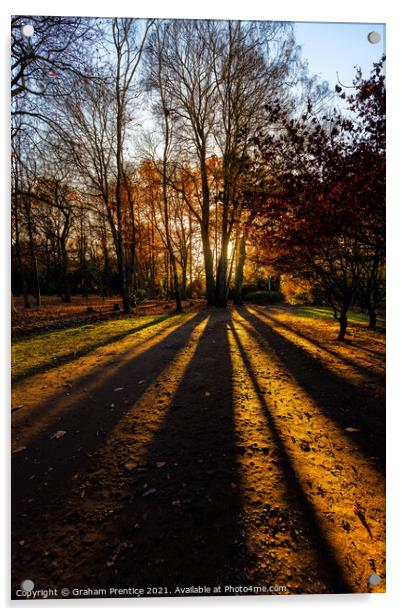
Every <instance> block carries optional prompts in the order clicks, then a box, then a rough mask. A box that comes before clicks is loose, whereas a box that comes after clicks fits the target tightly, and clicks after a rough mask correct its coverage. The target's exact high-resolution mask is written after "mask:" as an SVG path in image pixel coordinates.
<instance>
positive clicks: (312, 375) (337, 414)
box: [238, 307, 385, 469]
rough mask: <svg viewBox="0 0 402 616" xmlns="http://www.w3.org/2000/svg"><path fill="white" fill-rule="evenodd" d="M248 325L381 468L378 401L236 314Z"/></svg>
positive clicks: (380, 403)
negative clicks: (352, 428)
mask: <svg viewBox="0 0 402 616" xmlns="http://www.w3.org/2000/svg"><path fill="white" fill-rule="evenodd" d="M238 312H239V314H240V315H241V316H242V317H243V318H244V319H246V320H247V322H248V323H249V326H250V328H249V330H250V334H251V335H252V336H253V337H254V338H255V339H256V341H257V342H260V336H261V337H262V338H263V339H265V340H266V341H267V342H268V343H269V345H270V346H271V348H272V349H273V350H274V351H275V353H276V354H277V355H278V357H279V359H280V361H281V362H282V364H283V366H284V368H285V369H287V370H288V371H289V372H290V373H291V374H292V376H293V377H294V378H295V380H296V381H297V383H298V385H299V386H300V387H302V388H303V389H304V391H306V392H307V394H308V395H309V396H310V397H311V398H312V399H313V400H314V401H315V402H316V404H317V405H318V406H319V408H320V410H321V411H322V412H323V413H324V415H326V416H327V417H328V418H329V419H331V420H333V421H335V422H336V423H337V424H338V425H339V426H340V427H341V428H344V429H346V428H348V427H354V428H358V429H359V430H360V432H348V436H349V437H350V438H351V439H353V440H354V441H355V442H356V443H357V444H358V446H359V447H360V448H361V449H362V451H364V452H366V454H367V456H368V457H375V458H377V463H378V464H379V465H380V466H381V467H382V469H384V467H385V405H384V401H383V400H382V399H375V398H373V396H372V395H370V393H367V392H366V391H364V390H362V389H360V388H359V387H356V386H355V385H353V384H352V383H350V382H348V381H347V380H345V379H343V378H342V377H340V376H337V375H336V374H334V373H332V372H331V371H330V370H328V369H326V368H325V367H324V366H323V365H322V363H321V362H319V361H317V360H316V359H314V358H313V357H312V356H311V355H310V354H309V353H307V352H306V351H305V350H304V349H303V348H301V347H299V346H297V345H296V344H294V343H293V342H291V341H290V340H288V339H287V338H285V337H284V336H282V335H281V334H279V333H278V332H276V331H275V330H274V329H273V327H270V326H269V325H268V324H267V323H265V322H263V321H261V320H260V318H258V317H256V316H255V315H254V314H253V313H251V312H250V311H249V310H248V309H247V308H245V307H243V308H241V309H239V310H238Z"/></svg>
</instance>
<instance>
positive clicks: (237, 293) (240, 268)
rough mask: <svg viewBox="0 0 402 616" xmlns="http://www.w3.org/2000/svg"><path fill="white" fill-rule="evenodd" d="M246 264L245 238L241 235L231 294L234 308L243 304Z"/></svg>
mask: <svg viewBox="0 0 402 616" xmlns="http://www.w3.org/2000/svg"><path fill="white" fill-rule="evenodd" d="M245 262H246V237H245V236H244V235H243V236H242V238H241V240H240V245H239V253H238V258H237V265H236V274H235V284H234V293H233V303H234V304H235V305H236V306H241V305H242V304H243V297H242V287H243V278H244V265H245Z"/></svg>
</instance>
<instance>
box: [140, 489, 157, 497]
mask: <svg viewBox="0 0 402 616" xmlns="http://www.w3.org/2000/svg"><path fill="white" fill-rule="evenodd" d="M155 492H156V489H155V488H151V489H150V490H147V491H146V492H144V494H143V496H150V494H155Z"/></svg>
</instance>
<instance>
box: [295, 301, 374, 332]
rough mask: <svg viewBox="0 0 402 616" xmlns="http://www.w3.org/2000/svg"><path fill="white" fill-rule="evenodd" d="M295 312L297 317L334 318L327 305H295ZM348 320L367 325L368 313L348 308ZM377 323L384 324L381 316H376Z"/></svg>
mask: <svg viewBox="0 0 402 616" xmlns="http://www.w3.org/2000/svg"><path fill="white" fill-rule="evenodd" d="M295 312H296V314H297V316H299V317H306V318H309V319H317V318H318V319H328V320H331V321H333V320H334V313H333V310H332V308H328V307H320V308H317V307H315V306H297V307H296V311H295ZM348 321H349V323H350V324H352V323H356V324H357V325H362V324H364V325H367V324H368V321H369V318H368V314H366V313H364V312H354V311H353V310H350V311H349V312H348ZM377 324H378V325H379V326H380V327H384V326H385V320H384V318H383V317H381V316H377Z"/></svg>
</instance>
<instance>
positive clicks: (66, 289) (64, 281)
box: [61, 244, 71, 303]
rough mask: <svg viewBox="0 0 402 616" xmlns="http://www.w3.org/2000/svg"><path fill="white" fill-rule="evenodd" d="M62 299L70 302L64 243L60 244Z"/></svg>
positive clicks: (66, 256)
mask: <svg viewBox="0 0 402 616" xmlns="http://www.w3.org/2000/svg"><path fill="white" fill-rule="evenodd" d="M61 263H62V285H63V300H64V301H65V302H68V303H70V302H71V291H70V282H69V279H68V255H67V250H66V247H65V245H63V244H62V246H61Z"/></svg>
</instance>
